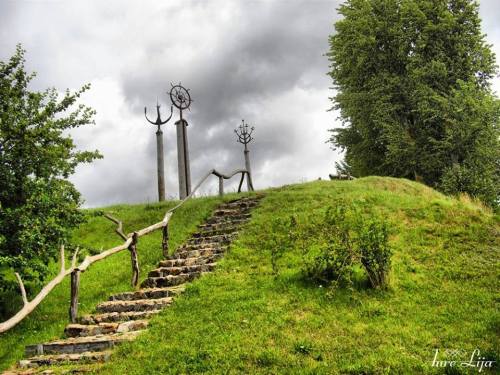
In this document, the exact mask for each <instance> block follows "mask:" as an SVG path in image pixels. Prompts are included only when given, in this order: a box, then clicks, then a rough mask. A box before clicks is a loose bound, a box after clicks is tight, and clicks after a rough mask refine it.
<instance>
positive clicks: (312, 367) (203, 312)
mask: <svg viewBox="0 0 500 375" xmlns="http://www.w3.org/2000/svg"><path fill="white" fill-rule="evenodd" d="M339 195H342V196H344V197H347V198H352V199H362V200H364V201H365V203H366V204H367V205H373V206H375V207H376V208H377V209H378V210H380V211H381V212H382V213H383V214H385V216H386V217H387V219H388V220H390V222H391V223H392V228H393V233H392V236H391V243H392V245H393V247H394V249H395V255H394V257H393V272H392V278H391V289H390V290H389V291H388V292H379V291H370V290H363V289H361V290H354V291H341V292H337V293H335V294H333V295H331V293H329V291H328V290H327V288H324V287H323V288H320V287H319V286H317V285H311V284H308V283H306V282H304V281H303V280H302V278H301V274H300V263H301V259H302V257H301V254H299V253H298V252H297V253H296V252H293V253H289V254H287V255H286V256H285V258H284V259H282V271H281V275H280V277H279V278H278V279H277V280H275V279H274V278H273V277H272V276H271V268H270V257H269V254H266V253H263V252H262V251H260V247H259V244H260V242H261V240H262V239H261V237H260V236H259V233H262V231H263V230H265V229H266V227H267V225H268V222H269V220H270V219H271V218H272V217H274V216H287V215H289V214H290V213H292V212H296V213H299V220H307V217H308V216H309V215H319V214H321V213H322V212H323V210H324V208H325V206H327V205H328V204H329V201H331V199H333V198H334V197H336V196H339ZM495 233H498V221H497V220H496V219H495V218H494V217H493V216H492V215H491V214H490V213H488V212H487V210H482V209H481V208H479V207H477V206H475V205H473V204H471V203H470V202H467V201H458V200H455V199H451V198H447V197H444V196H443V195H441V194H439V193H436V192H435V191H433V190H431V189H429V188H427V187H425V186H423V185H420V184H417V183H413V182H410V181H406V180H398V179H388V178H377V177H372V178H365V179H360V180H357V181H353V182H343V181H339V182H314V183H309V184H302V185H294V186H288V187H283V188H281V189H276V190H271V191H269V192H268V194H267V197H266V198H265V200H264V201H263V202H262V205H261V207H260V208H258V209H257V210H256V211H255V214H254V219H253V221H252V223H251V224H250V225H249V226H248V227H247V229H246V231H245V232H244V233H243V234H242V235H241V236H240V240H239V241H238V242H237V243H235V244H234V245H233V246H232V248H231V251H230V253H229V254H228V255H227V256H226V257H225V259H224V260H223V261H222V263H221V266H220V267H219V268H218V270H217V271H216V272H215V273H214V274H211V275H209V276H206V277H203V278H201V279H199V280H197V281H196V282H194V283H193V284H192V285H191V286H190V287H189V288H188V291H187V293H186V294H185V295H183V297H181V298H179V299H178V300H177V301H176V303H175V304H174V305H173V306H172V307H171V308H169V309H167V310H166V311H164V312H163V313H162V314H161V316H159V317H157V318H156V319H154V323H153V325H152V327H151V329H150V331H149V332H148V333H147V334H145V335H143V336H142V337H141V338H140V339H139V340H138V342H135V343H133V344H130V345H126V346H123V347H121V348H120V349H119V350H118V353H117V355H116V356H115V357H114V359H113V360H112V361H111V362H110V363H108V364H106V365H105V366H104V367H103V368H101V369H100V372H101V371H102V372H104V373H106V374H119V373H128V374H167V373H172V374H177V373H196V372H211V373H217V374H219V373H252V374H256V373H262V374H269V373H300V374H304V373H328V374H331V373H342V374H345V373H353V374H367V373H370V374H372V373H428V372H429V373H432V372H433V369H432V368H431V367H430V362H431V360H432V355H433V348H461V349H465V350H469V351H471V350H472V349H474V348H476V347H477V348H480V349H481V350H482V352H486V351H488V352H490V356H492V355H493V356H496V359H497V360H498V335H499V328H500V319H499V315H498V312H497V310H496V307H498V306H495V301H496V303H498V294H496V293H497V291H498V290H499V288H498V286H499V282H498V263H497V264H495V262H497V261H498V255H499V248H498V243H496V244H495V243H494V239H495ZM495 298H496V299H495ZM495 353H496V354H495ZM441 373H442V372H441Z"/></svg>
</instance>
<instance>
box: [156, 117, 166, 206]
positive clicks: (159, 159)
mask: <svg viewBox="0 0 500 375" xmlns="http://www.w3.org/2000/svg"><path fill="white" fill-rule="evenodd" d="M156 169H157V172H158V200H159V201H160V202H163V201H164V200H165V167H164V162H163V132H162V131H161V129H160V127H159V126H158V131H157V132H156Z"/></svg>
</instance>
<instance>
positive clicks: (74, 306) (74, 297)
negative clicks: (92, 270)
mask: <svg viewBox="0 0 500 375" xmlns="http://www.w3.org/2000/svg"><path fill="white" fill-rule="evenodd" d="M79 289H80V270H78V269H75V270H74V271H73V272H71V305H70V307H69V320H70V321H71V323H76V318H77V316H78V291H79Z"/></svg>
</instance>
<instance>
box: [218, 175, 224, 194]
mask: <svg viewBox="0 0 500 375" xmlns="http://www.w3.org/2000/svg"><path fill="white" fill-rule="evenodd" d="M223 195H224V177H222V176H219V197H222V196H223Z"/></svg>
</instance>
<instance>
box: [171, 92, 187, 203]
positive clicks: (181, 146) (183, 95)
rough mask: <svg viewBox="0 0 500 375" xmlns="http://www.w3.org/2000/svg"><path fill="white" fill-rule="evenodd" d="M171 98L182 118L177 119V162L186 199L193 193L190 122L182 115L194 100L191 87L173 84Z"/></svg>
mask: <svg viewBox="0 0 500 375" xmlns="http://www.w3.org/2000/svg"><path fill="white" fill-rule="evenodd" d="M169 95H170V100H171V101H172V104H173V105H174V106H175V107H176V108H178V109H179V113H180V119H179V120H178V121H176V123H175V126H176V127H177V162H178V170H179V198H180V199H184V198H186V197H187V196H189V194H191V171H190V168H189V149H188V141H187V126H188V123H187V121H186V120H184V118H183V117H182V111H184V110H186V109H189V106H190V105H191V103H192V102H193V100H192V99H191V95H190V94H189V89H186V88H184V87H183V86H181V84H180V83H179V84H178V85H175V86H174V85H172V88H171V89H170V94H169Z"/></svg>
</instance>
